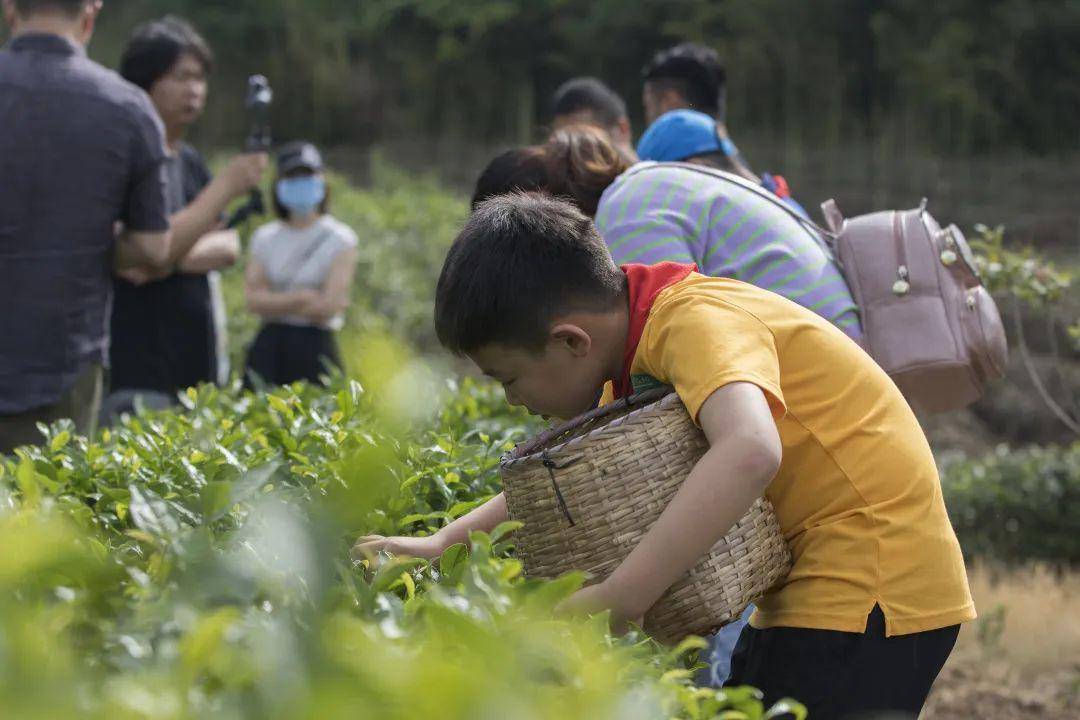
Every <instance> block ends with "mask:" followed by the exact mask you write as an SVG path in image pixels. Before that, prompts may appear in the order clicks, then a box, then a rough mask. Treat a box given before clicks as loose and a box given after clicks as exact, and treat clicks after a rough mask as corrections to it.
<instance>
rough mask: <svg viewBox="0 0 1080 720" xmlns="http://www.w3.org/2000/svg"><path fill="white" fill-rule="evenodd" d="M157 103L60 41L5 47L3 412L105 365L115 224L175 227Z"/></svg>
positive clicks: (1, 112) (0, 292)
mask: <svg viewBox="0 0 1080 720" xmlns="http://www.w3.org/2000/svg"><path fill="white" fill-rule="evenodd" d="M164 159H165V148H164V140H163V133H162V129H161V122H160V120H159V119H158V116H157V113H156V112H155V110H154V107H153V105H152V104H151V103H150V99H149V98H148V97H147V96H146V93H144V92H143V91H142V90H140V89H139V88H137V87H135V86H134V85H131V84H130V83H127V82H125V81H124V80H123V79H121V78H120V76H119V75H117V74H116V73H113V72H111V71H109V70H106V69H105V68H103V67H101V66H100V65H98V64H97V63H94V62H92V61H90V60H89V59H87V57H86V54H85V52H84V51H83V49H82V48H81V47H79V46H78V45H76V44H74V43H73V42H71V41H70V40H67V39H64V38H62V37H59V36H56V35H44V34H27V35H21V36H18V37H16V38H15V39H13V40H12V41H11V42H10V43H8V44H7V45H6V46H5V47H4V48H3V49H2V50H0V303H2V305H3V307H4V311H3V312H0V414H15V413H21V412H26V411H30V410H34V409H36V408H39V407H45V406H48V405H51V404H53V403H55V402H56V401H57V400H58V399H59V398H60V396H61V395H62V394H63V393H64V392H65V391H66V390H67V389H68V388H70V387H71V386H72V384H73V383H74V382H75V380H76V379H77V378H78V377H79V375H80V374H81V373H82V372H83V371H84V370H85V369H86V367H88V366H89V365H91V364H94V363H100V364H102V365H107V364H108V357H107V355H108V338H109V315H110V313H109V304H110V302H111V300H112V257H113V251H114V245H115V229H114V225H115V223H116V221H118V220H120V221H123V222H124V223H125V224H126V225H127V227H128V228H130V229H131V230H134V231H139V232H162V231H165V230H167V229H168V227H169V214H168V211H167V207H166V201H165V185H164V178H163V174H162V163H163V161H164Z"/></svg>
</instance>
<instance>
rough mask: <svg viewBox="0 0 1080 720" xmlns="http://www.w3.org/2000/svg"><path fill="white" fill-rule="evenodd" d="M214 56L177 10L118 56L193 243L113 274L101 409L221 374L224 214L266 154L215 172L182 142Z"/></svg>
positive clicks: (202, 98)
mask: <svg viewBox="0 0 1080 720" xmlns="http://www.w3.org/2000/svg"><path fill="white" fill-rule="evenodd" d="M212 64H213V56H212V54H211V51H210V48H209V47H208V46H207V44H206V41H205V40H203V38H202V37H200V36H199V34H198V33H197V32H195V30H194V29H193V28H192V27H191V26H190V25H189V24H188V23H186V22H184V21H182V20H180V19H178V18H174V17H166V18H164V19H162V20H157V21H153V22H150V23H147V24H145V25H142V26H140V27H139V28H137V29H136V31H135V33H134V35H133V37H132V39H131V41H130V42H129V44H128V46H127V49H126V50H125V52H124V55H123V59H122V61H121V68H120V72H121V74H122V75H123V76H124V78H125V79H127V80H129V81H130V82H132V83H134V84H135V85H138V86H139V87H141V88H143V89H144V90H145V91H146V92H147V93H148V94H149V96H150V99H151V100H152V102H153V104H154V107H155V108H156V110H157V112H158V114H159V115H160V116H161V120H162V122H163V123H164V125H165V141H166V146H167V150H168V159H167V160H166V165H165V167H166V188H167V194H168V201H169V212H170V214H171V215H172V229H173V234H174V235H175V236H177V237H180V238H183V239H185V240H187V239H191V240H193V241H194V246H193V247H192V248H191V250H190V252H188V253H186V254H185V255H183V256H180V257H177V258H176V259H175V262H174V263H173V264H172V265H171V266H170V267H168V268H166V269H165V270H159V271H155V270H154V269H153V268H136V269H135V270H133V271H127V272H123V273H120V276H119V278H118V279H117V280H116V303H115V305H114V307H113V317H112V322H113V342H112V349H111V359H112V376H111V388H112V390H113V393H114V394H113V395H112V396H111V397H110V398H109V400H108V401H106V410H105V413H104V414H105V415H106V416H109V415H113V414H115V413H117V412H120V411H123V410H125V409H128V408H130V407H131V404H132V400H133V398H134V396H135V395H137V394H142V395H144V396H145V397H147V398H149V399H150V403H151V404H153V402H154V401H155V400H156V401H157V402H160V403H170V402H173V401H175V396H176V393H177V391H179V390H182V389H184V388H187V387H190V386H193V385H197V384H199V383H202V382H219V381H222V380H224V378H225V377H226V376H227V374H228V371H227V361H228V358H227V353H226V352H225V343H224V327H223V326H224V320H225V316H224V307H223V303H222V301H221V293H220V289H219V286H218V273H217V271H218V270H220V269H222V268H226V267H228V266H230V265H232V264H234V263H235V262H236V260H237V258H238V257H239V254H240V241H239V237H238V236H237V233H236V232H235V231H234V230H230V229H225V228H224V227H223V225H224V223H223V220H222V218H223V215H224V212H225V210H226V208H227V206H228V205H229V203H230V202H231V201H232V200H234V199H236V198H238V197H241V196H243V195H245V194H247V193H248V192H249V191H250V190H251V189H252V188H254V187H256V186H257V185H258V183H259V181H260V179H261V177H262V174H263V171H264V170H265V168H266V165H267V157H266V154H265V153H249V154H244V155H240V156H237V157H235V158H233V159H232V160H231V161H230V162H229V163H228V165H226V167H225V168H224V170H223V171H222V172H221V174H220V175H218V176H217V177H216V178H214V177H212V176H211V174H210V171H209V170H208V168H207V167H206V163H205V162H204V161H203V159H202V157H201V156H200V155H199V153H198V152H197V151H196V150H195V149H194V148H193V147H191V146H190V145H188V144H187V143H186V142H184V139H185V137H186V136H187V133H188V130H189V128H190V127H191V126H192V125H193V124H194V123H195V122H196V121H197V120H198V119H199V118H200V117H201V116H202V113H203V110H204V109H205V106H206V94H207V77H208V75H209V73H210V71H211V68H212Z"/></svg>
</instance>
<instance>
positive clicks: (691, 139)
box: [637, 110, 734, 162]
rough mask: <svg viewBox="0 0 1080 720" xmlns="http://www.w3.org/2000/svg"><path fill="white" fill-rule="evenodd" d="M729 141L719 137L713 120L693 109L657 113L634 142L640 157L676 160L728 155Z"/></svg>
mask: <svg viewBox="0 0 1080 720" xmlns="http://www.w3.org/2000/svg"><path fill="white" fill-rule="evenodd" d="M733 150H734V146H733V145H732V143H731V141H730V140H726V139H721V137H720V135H719V133H717V131H716V120H715V119H714V118H712V117H711V116H709V115H706V114H705V113H703V112H698V111H697V110H672V111H671V112H668V113H664V114H663V115H661V116H660V117H659V118H658V119H657V120H656V122H654V123H653V124H652V125H650V126H649V129H648V130H646V131H645V134H644V135H642V136H641V140H640V141H638V146H637V154H638V157H640V158H641V159H642V160H655V161H657V162H677V161H679V160H685V159H687V158H692V157H694V156H696V155H707V154H709V153H714V152H722V153H724V154H725V155H730V154H732V151H733Z"/></svg>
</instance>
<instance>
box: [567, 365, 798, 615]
mask: <svg viewBox="0 0 1080 720" xmlns="http://www.w3.org/2000/svg"><path fill="white" fill-rule="evenodd" d="M698 421H699V423H700V424H701V427H702V429H703V430H704V431H705V435H706V437H707V438H708V440H709V444H710V446H711V447H710V448H709V450H708V452H706V453H705V455H704V456H703V457H702V458H701V459H700V460H699V461H698V463H697V465H695V466H694V469H693V470H691V471H690V474H689V475H688V476H687V478H686V480H685V481H684V482H683V484H682V487H680V488H679V491H678V492H677V493H676V494H675V497H673V498H672V500H671V502H670V503H669V504H668V506H667V508H666V509H665V510H664V512H663V513H662V514H661V515H660V517H659V519H657V521H656V523H655V524H654V525H653V526H652V528H650V530H649V532H648V533H646V534H645V536H644V537H643V538H642V539H641V541H640V542H639V543H638V545H637V547H636V548H634V550H633V551H632V552H631V553H630V555H628V556H627V558H626V559H625V560H624V561H623V562H622V564H621V565H619V567H617V568H616V569H615V571H614V572H613V573H612V574H611V575H610V576H608V578H607V579H606V580H604V581H603V582H600V583H598V584H596V585H593V586H591V587H588V588H585V589H584V590H581V591H580V592H578V593H577V594H576V595H574V596H573V597H571V598H570V599H569V600H567V601H566V603H565V604H564V609H567V610H570V611H579V612H598V611H600V610H604V609H611V611H612V623H613V625H614V626H615V627H616V628H621V627H622V626H624V625H625V623H626V622H627V621H629V620H634V619H637V618H640V617H642V616H643V615H644V614H645V613H646V611H648V610H649V608H651V607H652V606H653V604H654V603H655V602H656V601H657V600H659V599H660V596H661V595H663V594H664V592H665V591H667V589H668V588H669V587H671V586H672V585H673V584H675V582H676V581H677V580H678V579H679V578H681V577H682V576H683V575H684V574H685V573H686V572H687V571H688V570H689V569H690V568H692V567H693V566H694V565H696V564H697V562H698V561H699V560H700V559H701V558H702V556H704V555H705V554H706V553H707V552H708V551H709V549H710V548H711V547H712V546H713V545H714V544H716V542H717V541H719V540H720V538H722V537H723V536H724V535H726V534H727V532H728V531H729V530H730V529H731V527H732V526H733V525H734V524H735V523H736V522H737V521H738V520H739V518H741V517H742V516H743V515H744V514H745V513H746V511H747V510H748V509H749V508H750V506H751V505H752V504H753V503H754V501H755V500H757V499H758V498H759V497H761V495H762V494H763V493H764V491H765V488H766V487H767V486H768V484H769V483H770V482H771V481H772V479H773V476H775V475H776V472H777V470H778V469H779V467H780V460H781V455H782V446H781V443H780V435H779V433H778V432H777V430H776V422H775V420H774V419H773V415H772V412H771V410H770V408H769V403H768V401H767V400H766V398H765V394H764V393H763V392H762V391H761V389H759V388H758V387H757V386H756V385H753V384H750V383H745V382H738V383H733V384H730V385H726V386H724V387H722V388H720V389H719V390H717V391H715V392H714V393H713V394H712V395H711V396H709V398H708V400H706V401H705V404H704V405H702V406H701V411H700V412H699V413H698Z"/></svg>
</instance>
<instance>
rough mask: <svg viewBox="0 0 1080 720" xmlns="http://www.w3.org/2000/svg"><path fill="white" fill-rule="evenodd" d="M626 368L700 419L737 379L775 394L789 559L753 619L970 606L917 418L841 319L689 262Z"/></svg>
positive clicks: (853, 625) (780, 513)
mask: <svg viewBox="0 0 1080 720" xmlns="http://www.w3.org/2000/svg"><path fill="white" fill-rule="evenodd" d="M630 372H631V373H632V374H633V375H645V376H651V377H653V378H656V379H657V380H659V381H660V382H662V383H665V384H668V385H672V386H674V388H675V390H676V391H677V392H678V394H679V397H680V398H681V399H682V400H683V402H684V403H685V405H686V407H687V409H688V410H689V411H690V413H691V414H692V416H693V417H694V418H697V415H698V412H699V411H700V409H701V406H702V405H703V404H704V403H705V401H706V400H707V399H708V398H709V396H710V395H712V393H713V392H715V391H716V390H717V389H719V388H721V387H723V386H725V385H728V384H731V383H736V382H744V383H752V384H754V385H756V386H757V387H759V388H760V389H761V390H762V391H763V393H764V394H765V396H766V398H767V399H768V401H769V404H770V407H771V408H772V413H773V417H774V419H775V421H776V427H777V430H778V431H779V435H780V439H781V441H782V443H783V460H782V463H781V466H780V470H779V472H778V473H777V475H776V477H775V478H774V479H773V481H772V483H771V484H770V485H769V486H768V489H767V490H766V496H767V497H768V498H769V500H770V501H771V502H772V504H773V507H774V508H775V510H776V514H777V517H778V519H779V522H780V527H781V529H782V531H783V533H784V537H785V538H786V540H787V543H788V545H789V547H790V548H791V551H792V554H793V557H794V566H793V568H792V570H791V573H790V574H789V575H788V576H787V578H786V579H785V580H784V581H783V582H782V583H781V584H780V585H779V586H778V587H776V588H775V589H774V590H772V591H770V592H769V593H768V594H767V595H765V597H763V598H761V599H760V600H759V601H758V609H757V612H756V613H755V615H754V617H753V619H752V621H751V622H752V624H753V625H754V626H755V627H758V628H767V627H775V626H786V627H801V628H817V629H824V630H838V631H844V632H863V631H864V629H865V626H866V620H867V616H868V615H869V613H870V612H871V610H872V609H873V607H874V605H875V604H876V605H880V606H881V609H882V612H883V613H884V614H885V618H886V627H887V633H888V635H890V636H891V635H906V634H909V633H914V632H921V631H925V630H932V629H936V628H941V627H946V626H950V625H954V624H957V623H961V622H965V621H967V620H971V619H973V618H974V617H975V609H974V605H973V603H972V600H971V595H970V592H969V590H968V583H967V575H966V573H965V569H964V561H963V558H962V556H961V553H960V545H959V543H958V542H957V539H956V535H955V533H954V531H953V528H952V525H951V524H950V522H949V517H948V515H947V513H946V510H945V503H944V500H943V498H942V494H941V485H940V481H939V477H938V473H937V468H936V465H935V463H934V457H933V455H932V454H931V452H930V447H929V445H928V444H927V441H926V438H925V436H924V434H923V432H922V429H921V428H920V427H919V423H918V421H917V420H916V418H915V415H914V414H913V413H912V411H911V409H910V407H909V406H908V404H907V402H906V401H905V400H904V398H903V396H902V395H901V394H900V391H899V390H898V389H897V387H896V385H895V384H894V383H893V382H892V380H890V379H889V377H888V376H887V375H886V374H885V373H884V372H883V371H882V370H881V368H879V367H878V365H877V364H876V363H875V362H874V361H873V360H872V359H871V358H870V356H869V355H867V354H866V353H865V352H863V351H862V350H861V349H860V348H859V347H858V346H857V345H856V344H855V343H854V342H852V341H851V340H850V339H849V338H848V337H846V336H845V335H844V334H843V333H842V332H840V331H839V330H838V329H837V328H836V327H835V326H833V325H831V324H830V323H828V322H826V321H824V320H823V319H822V318H821V317H819V316H818V315H816V314H814V313H812V312H809V311H807V310H806V309H805V308H802V307H800V306H798V305H796V304H794V303H792V302H790V301H788V300H786V299H785V298H782V297H780V296H779V295H776V294H773V293H770V292H766V291H763V290H761V289H759V288H757V287H754V286H752V285H749V284H746V283H741V282H738V281H735V280H730V279H723V278H708V277H704V276H702V275H700V274H697V273H692V274H690V275H689V276H687V278H686V279H685V280H682V281H679V282H676V283H674V284H673V285H671V286H669V287H667V288H666V289H665V290H663V291H662V292H660V294H659V295H658V296H657V298H656V300H655V302H654V303H653V305H652V308H651V310H650V312H649V314H648V319H647V320H646V322H645V327H644V330H643V332H642V335H641V339H640V342H639V344H638V346H637V350H636V353H635V355H634V359H633V362H632V365H631V369H630ZM609 397H610V395H609Z"/></svg>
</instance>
